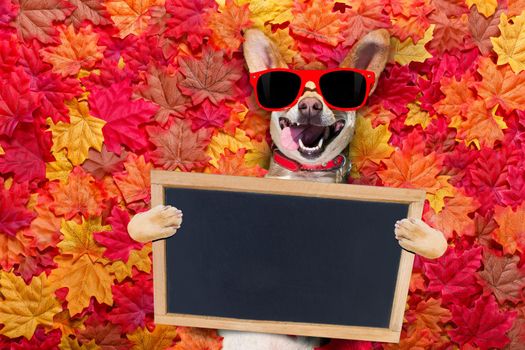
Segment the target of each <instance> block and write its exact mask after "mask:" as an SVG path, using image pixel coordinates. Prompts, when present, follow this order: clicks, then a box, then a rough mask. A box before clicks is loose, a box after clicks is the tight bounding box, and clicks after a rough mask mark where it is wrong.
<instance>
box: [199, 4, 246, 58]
mask: <svg viewBox="0 0 525 350" xmlns="http://www.w3.org/2000/svg"><path fill="white" fill-rule="evenodd" d="M219 10H220V12H211V14H210V15H209V18H208V27H209V28H210V29H211V40H212V42H213V43H214V44H215V45H217V46H218V47H222V48H225V49H226V50H227V52H229V53H232V52H234V51H238V50H239V49H240V48H241V47H240V46H241V43H242V42H243V37H242V35H241V33H242V31H243V30H244V29H247V28H250V26H251V24H252V21H250V11H249V10H248V4H244V5H238V4H237V3H236V1H234V0H226V2H225V4H224V6H221V7H220V9H219Z"/></svg>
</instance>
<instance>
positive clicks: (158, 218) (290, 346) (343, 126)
mask: <svg viewBox="0 0 525 350" xmlns="http://www.w3.org/2000/svg"><path fill="white" fill-rule="evenodd" d="M244 37H245V43H244V46H243V51H244V57H245V60H246V64H247V66H248V70H249V72H250V75H252V74H255V73H257V72H261V71H265V70H268V69H274V68H282V69H283V71H284V70H285V69H287V68H288V66H287V64H286V62H285V61H284V60H283V58H282V57H281V55H280V53H279V51H278V49H277V47H276V45H275V44H274V43H273V42H272V41H271V40H270V39H269V38H268V37H267V36H266V35H265V34H264V33H263V32H261V31H259V30H257V29H250V30H247V31H246V32H245V33H244ZM389 49H390V37H389V34H388V32H387V31H386V30H384V29H380V30H375V31H372V32H370V33H368V34H367V35H366V36H364V37H363V38H362V39H361V40H359V41H358V42H357V43H356V44H355V45H354V47H353V48H352V50H351V51H350V52H349V54H348V55H347V56H346V58H345V59H344V60H343V61H342V62H341V64H340V67H342V68H345V67H346V68H355V69H360V70H364V71H371V72H373V73H374V74H375V81H373V83H372V86H370V89H369V93H370V94H371V93H372V92H373V91H374V90H375V88H376V86H377V81H378V78H379V76H380V74H381V72H382V71H383V69H384V68H385V65H386V63H387V60H388V56H389ZM254 76H255V75H254ZM317 81H318V80H317ZM303 84H304V86H303V87H302V95H301V96H300V97H299V98H298V99H296V102H295V104H293V105H291V106H289V107H287V108H286V109H284V110H278V111H273V112H272V114H271V119H270V134H271V137H272V141H273V143H274V147H275V151H274V155H273V157H272V159H271V162H270V166H269V170H268V173H267V175H266V176H267V177H273V178H281V179H298V180H309V181H319V182H342V181H343V180H344V178H345V176H346V174H347V173H348V171H349V167H350V164H349V162H348V161H347V160H346V157H345V156H344V153H346V152H345V150H347V148H348V146H349V143H350V141H351V140H352V137H353V134H354V127H355V121H356V114H355V110H351V111H344V110H333V109H330V108H329V107H328V106H327V104H326V103H325V98H323V96H322V95H321V89H320V88H319V86H316V82H314V81H305V82H303ZM392 93H395V91H393V92H392ZM181 223H182V212H181V211H180V210H178V209H176V208H174V207H172V206H162V205H159V206H156V207H155V208H152V209H150V210H149V211H146V212H142V213H139V214H136V215H135V216H134V217H133V218H132V219H131V221H130V222H129V224H128V232H129V234H130V236H131V237H132V238H133V239H135V240H137V241H140V242H148V241H152V240H156V239H161V238H167V237H169V236H171V235H173V234H174V233H175V232H176V231H177V229H178V228H179V227H180V225H181ZM394 232H395V236H396V239H397V240H398V242H399V244H400V245H401V247H403V248H404V249H406V250H409V251H411V252H413V253H416V254H419V255H421V256H424V257H427V258H431V259H433V258H437V257H440V256H441V255H442V254H443V253H444V252H445V250H446V248H447V241H446V239H445V237H444V235H443V234H442V233H441V232H440V231H438V230H435V229H433V228H431V227H430V226H428V225H427V224H426V223H424V222H423V221H421V220H419V219H403V220H400V221H398V222H397V223H396V224H395V228H394ZM219 333H220V335H221V336H223V338H224V339H223V349H225V350H271V349H279V350H306V349H313V348H314V347H316V346H319V344H320V339H318V338H309V337H289V336H285V335H276V334H261V333H248V332H236V331H219Z"/></svg>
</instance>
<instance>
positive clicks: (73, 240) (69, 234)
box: [58, 217, 111, 260]
mask: <svg viewBox="0 0 525 350" xmlns="http://www.w3.org/2000/svg"><path fill="white" fill-rule="evenodd" d="M101 221H102V218H101V217H95V218H91V219H89V220H86V219H85V218H84V217H82V224H81V225H79V224H77V223H76V222H74V221H65V220H62V225H61V226H62V229H61V230H60V232H62V233H63V234H64V239H63V240H62V242H60V243H58V247H59V248H60V252H61V253H62V254H70V255H72V256H73V259H74V260H76V259H78V258H80V257H81V256H82V255H84V254H87V255H88V256H89V257H90V258H91V259H92V260H96V259H98V258H101V257H102V254H103V253H104V249H105V248H104V247H102V246H100V245H98V244H97V243H96V242H95V240H94V238H93V233H94V232H101V231H109V230H111V226H109V225H105V226H102V225H101Z"/></svg>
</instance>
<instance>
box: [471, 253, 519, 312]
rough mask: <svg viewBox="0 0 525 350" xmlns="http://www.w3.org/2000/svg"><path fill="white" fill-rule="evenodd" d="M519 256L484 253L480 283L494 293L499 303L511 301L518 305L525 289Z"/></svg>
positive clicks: (479, 273)
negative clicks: (524, 288) (519, 266)
mask: <svg viewBox="0 0 525 350" xmlns="http://www.w3.org/2000/svg"><path fill="white" fill-rule="evenodd" d="M519 260H520V259H519V257H518V256H512V257H508V256H505V255H504V256H497V255H494V254H493V253H491V252H490V251H489V250H486V251H484V252H483V266H484V268H483V271H480V272H478V275H479V277H480V279H479V280H480V282H481V284H482V285H484V286H485V287H486V288H487V293H489V292H492V293H493V294H494V296H495V297H496V299H497V300H498V302H499V303H500V304H503V303H504V302H505V301H506V300H509V301H510V302H512V303H513V304H516V303H518V302H519V301H520V299H521V290H522V289H523V287H525V271H524V270H523V269H522V268H521V269H520V268H518V263H519Z"/></svg>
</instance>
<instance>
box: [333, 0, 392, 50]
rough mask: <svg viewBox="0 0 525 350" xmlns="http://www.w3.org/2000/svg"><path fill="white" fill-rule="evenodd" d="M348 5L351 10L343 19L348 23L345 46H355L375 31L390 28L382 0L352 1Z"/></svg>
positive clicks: (347, 10) (346, 11)
mask: <svg viewBox="0 0 525 350" xmlns="http://www.w3.org/2000/svg"><path fill="white" fill-rule="evenodd" d="M338 2H342V1H338ZM348 5H350V6H351V8H347V9H346V10H345V16H344V19H343V22H344V23H346V26H345V27H346V30H345V31H344V32H343V36H344V38H345V39H344V43H343V44H344V45H345V46H352V45H354V43H355V42H356V41H357V40H359V39H361V38H362V37H363V36H364V35H365V34H366V33H368V32H370V31H372V30H374V29H380V28H388V27H390V19H389V18H388V16H387V15H386V14H384V13H383V8H384V4H383V3H382V2H381V1H380V0H370V1H363V0H357V1H350V2H348Z"/></svg>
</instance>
